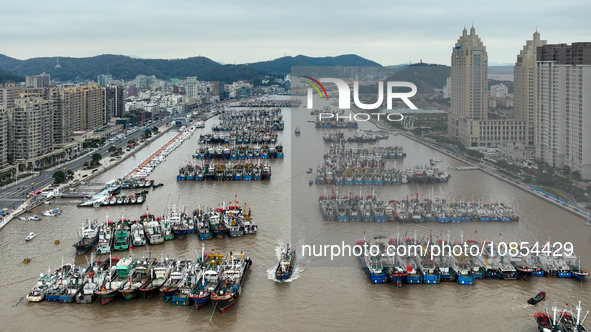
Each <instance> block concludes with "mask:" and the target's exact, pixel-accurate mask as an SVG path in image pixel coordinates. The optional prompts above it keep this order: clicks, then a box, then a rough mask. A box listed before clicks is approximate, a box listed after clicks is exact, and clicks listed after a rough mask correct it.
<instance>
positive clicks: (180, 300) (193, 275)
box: [172, 249, 205, 306]
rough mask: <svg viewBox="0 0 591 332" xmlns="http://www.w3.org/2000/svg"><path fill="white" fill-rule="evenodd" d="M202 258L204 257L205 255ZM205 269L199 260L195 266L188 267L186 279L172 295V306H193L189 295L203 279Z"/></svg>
mask: <svg viewBox="0 0 591 332" xmlns="http://www.w3.org/2000/svg"><path fill="white" fill-rule="evenodd" d="M202 251H203V249H202ZM201 257H203V254H202V256H201ZM201 257H200V258H201ZM204 269H205V266H203V264H201V261H199V260H198V261H197V262H196V263H195V264H193V263H191V264H189V265H188V266H187V270H186V273H185V277H184V278H183V280H181V282H180V283H179V286H178V288H177V290H176V292H174V294H173V295H172V305H177V306H186V305H189V304H191V297H189V295H190V294H191V292H192V291H193V288H194V287H195V285H196V284H197V282H198V281H199V279H200V278H201V275H202V274H203V272H204Z"/></svg>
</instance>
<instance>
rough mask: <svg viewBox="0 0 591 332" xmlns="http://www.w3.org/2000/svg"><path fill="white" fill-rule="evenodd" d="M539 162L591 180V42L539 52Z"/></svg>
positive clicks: (537, 126) (550, 46)
mask: <svg viewBox="0 0 591 332" xmlns="http://www.w3.org/2000/svg"><path fill="white" fill-rule="evenodd" d="M536 56H537V80H538V82H537V107H536V132H535V134H536V140H535V142H536V159H537V160H539V161H542V162H544V163H547V164H548V165H550V166H553V167H559V168H562V167H564V166H568V167H570V169H571V171H578V172H580V173H581V176H582V177H583V179H591V42H586V43H573V44H572V45H567V44H553V45H543V46H539V47H538V48H537V54H536Z"/></svg>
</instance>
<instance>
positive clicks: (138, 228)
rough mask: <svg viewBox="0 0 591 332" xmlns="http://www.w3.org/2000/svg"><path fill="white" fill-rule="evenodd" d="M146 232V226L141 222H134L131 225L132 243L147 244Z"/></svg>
mask: <svg viewBox="0 0 591 332" xmlns="http://www.w3.org/2000/svg"><path fill="white" fill-rule="evenodd" d="M146 242H147V241H146V234H145V233H144V227H143V226H142V225H140V224H139V223H133V224H132V225H131V244H132V245H133V246H134V247H138V246H145V245H146Z"/></svg>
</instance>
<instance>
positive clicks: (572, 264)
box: [564, 254, 589, 280]
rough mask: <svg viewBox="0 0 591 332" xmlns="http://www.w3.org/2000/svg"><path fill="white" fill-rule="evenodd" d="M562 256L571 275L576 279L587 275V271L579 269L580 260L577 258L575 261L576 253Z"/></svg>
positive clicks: (581, 278)
mask: <svg viewBox="0 0 591 332" xmlns="http://www.w3.org/2000/svg"><path fill="white" fill-rule="evenodd" d="M564 258H565V260H566V262H567V264H568V266H569V268H570V272H571V277H573V278H575V279H577V280H583V279H585V277H586V276H588V275H589V272H587V271H584V270H583V269H581V260H580V258H579V261H578V262H577V256H576V255H574V254H573V255H570V256H565V257H564Z"/></svg>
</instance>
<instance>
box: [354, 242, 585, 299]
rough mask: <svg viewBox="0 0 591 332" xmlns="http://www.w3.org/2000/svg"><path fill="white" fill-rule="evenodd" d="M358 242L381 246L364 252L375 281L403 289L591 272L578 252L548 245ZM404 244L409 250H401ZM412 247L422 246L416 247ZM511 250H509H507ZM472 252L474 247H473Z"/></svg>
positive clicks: (365, 265)
mask: <svg viewBox="0 0 591 332" xmlns="http://www.w3.org/2000/svg"><path fill="white" fill-rule="evenodd" d="M446 244H447V245H449V246H450V248H452V247H453V246H459V247H466V248H468V247H470V248H471V247H475V248H474V249H478V250H474V252H478V254H477V255H472V254H470V253H469V252H464V251H456V250H453V249H452V250H450V251H449V252H448V253H447V254H441V252H438V253H437V254H435V255H433V253H434V252H435V249H434V248H435V247H437V248H442V247H443V246H445V245H446ZM356 245H358V246H364V245H367V246H375V247H376V248H379V251H378V252H373V253H371V254H362V255H360V256H359V259H360V261H361V264H362V267H363V269H364V270H365V271H366V272H367V274H368V277H369V279H370V281H371V282H372V283H385V282H388V281H389V282H392V283H394V284H396V285H398V286H399V287H400V286H402V284H403V283H407V284H420V283H425V284H438V283H440V282H441V281H446V280H447V281H456V282H457V283H458V284H461V285H473V284H474V283H475V282H476V280H479V279H504V280H516V279H520V278H521V279H524V280H527V278H528V277H529V276H546V277H560V278H575V279H577V280H583V279H584V278H585V277H586V276H588V275H589V273H588V272H586V271H584V270H582V269H581V267H580V263H579V262H577V256H576V255H575V254H574V253H572V254H571V255H558V254H556V252H554V251H553V250H552V248H550V247H548V248H546V249H547V250H546V249H544V248H534V247H530V248H529V250H531V251H532V254H530V255H521V254H516V255H512V254H509V252H503V253H502V255H501V250H502V249H501V248H503V247H502V246H495V245H494V244H492V243H491V242H490V241H482V242H479V241H476V240H474V239H467V240H465V241H464V240H463V239H461V240H456V241H449V240H448V241H447V242H446V241H445V240H444V239H442V238H440V237H438V238H437V239H432V237H430V236H429V237H426V238H419V239H417V238H416V235H415V237H410V236H407V235H405V236H403V237H401V238H399V237H398V236H397V237H396V238H388V237H386V236H381V235H380V236H375V237H373V238H371V239H370V240H369V241H366V239H365V234H364V237H363V240H359V241H357V242H356ZM398 247H401V248H402V249H403V250H399V249H398ZM410 248H418V249H415V251H412V249H410ZM505 249H506V248H505ZM470 252H472V249H470Z"/></svg>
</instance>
